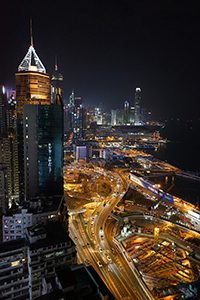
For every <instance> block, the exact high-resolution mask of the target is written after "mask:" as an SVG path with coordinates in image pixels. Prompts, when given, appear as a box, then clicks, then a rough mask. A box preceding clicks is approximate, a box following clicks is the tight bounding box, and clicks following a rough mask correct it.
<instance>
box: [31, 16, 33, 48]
mask: <svg viewBox="0 0 200 300" xmlns="http://www.w3.org/2000/svg"><path fill="white" fill-rule="evenodd" d="M30 35H31V46H32V47H33V30H32V19H30Z"/></svg>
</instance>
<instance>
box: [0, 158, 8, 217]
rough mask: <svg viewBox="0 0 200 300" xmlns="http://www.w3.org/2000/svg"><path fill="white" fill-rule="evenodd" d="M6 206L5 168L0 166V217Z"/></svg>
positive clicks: (2, 165) (6, 185)
mask: <svg viewBox="0 0 200 300" xmlns="http://www.w3.org/2000/svg"><path fill="white" fill-rule="evenodd" d="M7 206H8V183H7V166H6V164H0V216H1V215H2V212H3V213H5V211H6V209H7Z"/></svg>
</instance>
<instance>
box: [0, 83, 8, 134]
mask: <svg viewBox="0 0 200 300" xmlns="http://www.w3.org/2000/svg"><path fill="white" fill-rule="evenodd" d="M6 108H7V99H6V91H5V87H4V86H3V85H0V134H3V133H5V132H6Z"/></svg>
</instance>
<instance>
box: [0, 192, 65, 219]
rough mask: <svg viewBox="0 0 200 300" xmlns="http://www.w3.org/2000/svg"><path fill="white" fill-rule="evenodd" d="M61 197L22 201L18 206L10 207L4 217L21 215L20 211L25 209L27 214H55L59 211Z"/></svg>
mask: <svg viewBox="0 0 200 300" xmlns="http://www.w3.org/2000/svg"><path fill="white" fill-rule="evenodd" d="M62 197H63V196H62V195H58V196H57V195H53V196H48V197H47V196H37V197H34V198H31V199H30V200H27V201H24V202H23V203H22V204H21V205H19V206H16V205H14V206H12V207H11V209H9V210H8V211H7V212H6V214H5V216H6V217H8V216H12V215H14V214H15V215H16V214H21V212H22V209H27V213H32V214H38V213H39V214H45V213H50V212H52V213H53V212H57V211H58V209H59V206H60V204H61V200H62Z"/></svg>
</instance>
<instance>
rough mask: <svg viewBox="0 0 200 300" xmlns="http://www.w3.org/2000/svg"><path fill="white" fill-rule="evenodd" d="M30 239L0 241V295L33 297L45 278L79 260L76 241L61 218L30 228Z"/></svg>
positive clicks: (18, 299)
mask: <svg viewBox="0 0 200 300" xmlns="http://www.w3.org/2000/svg"><path fill="white" fill-rule="evenodd" d="M26 234H27V239H21V238H19V239H16V240H13V241H8V242H3V243H0V299H2V300H11V299H15V300H32V299H35V298H37V297H39V296H41V295H42V280H43V278H44V276H45V275H48V274H54V273H55V272H57V271H59V270H61V269H62V268H65V267H71V266H73V265H76V264H77V258H76V249H75V244H74V243H73V241H72V240H71V239H70V237H69V235H68V233H66V231H65V230H64V229H63V227H62V226H61V223H60V222H59V221H52V222H49V223H47V224H46V225H42V224H40V225H39V224H37V225H34V226H32V227H29V228H27V233H26Z"/></svg>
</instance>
